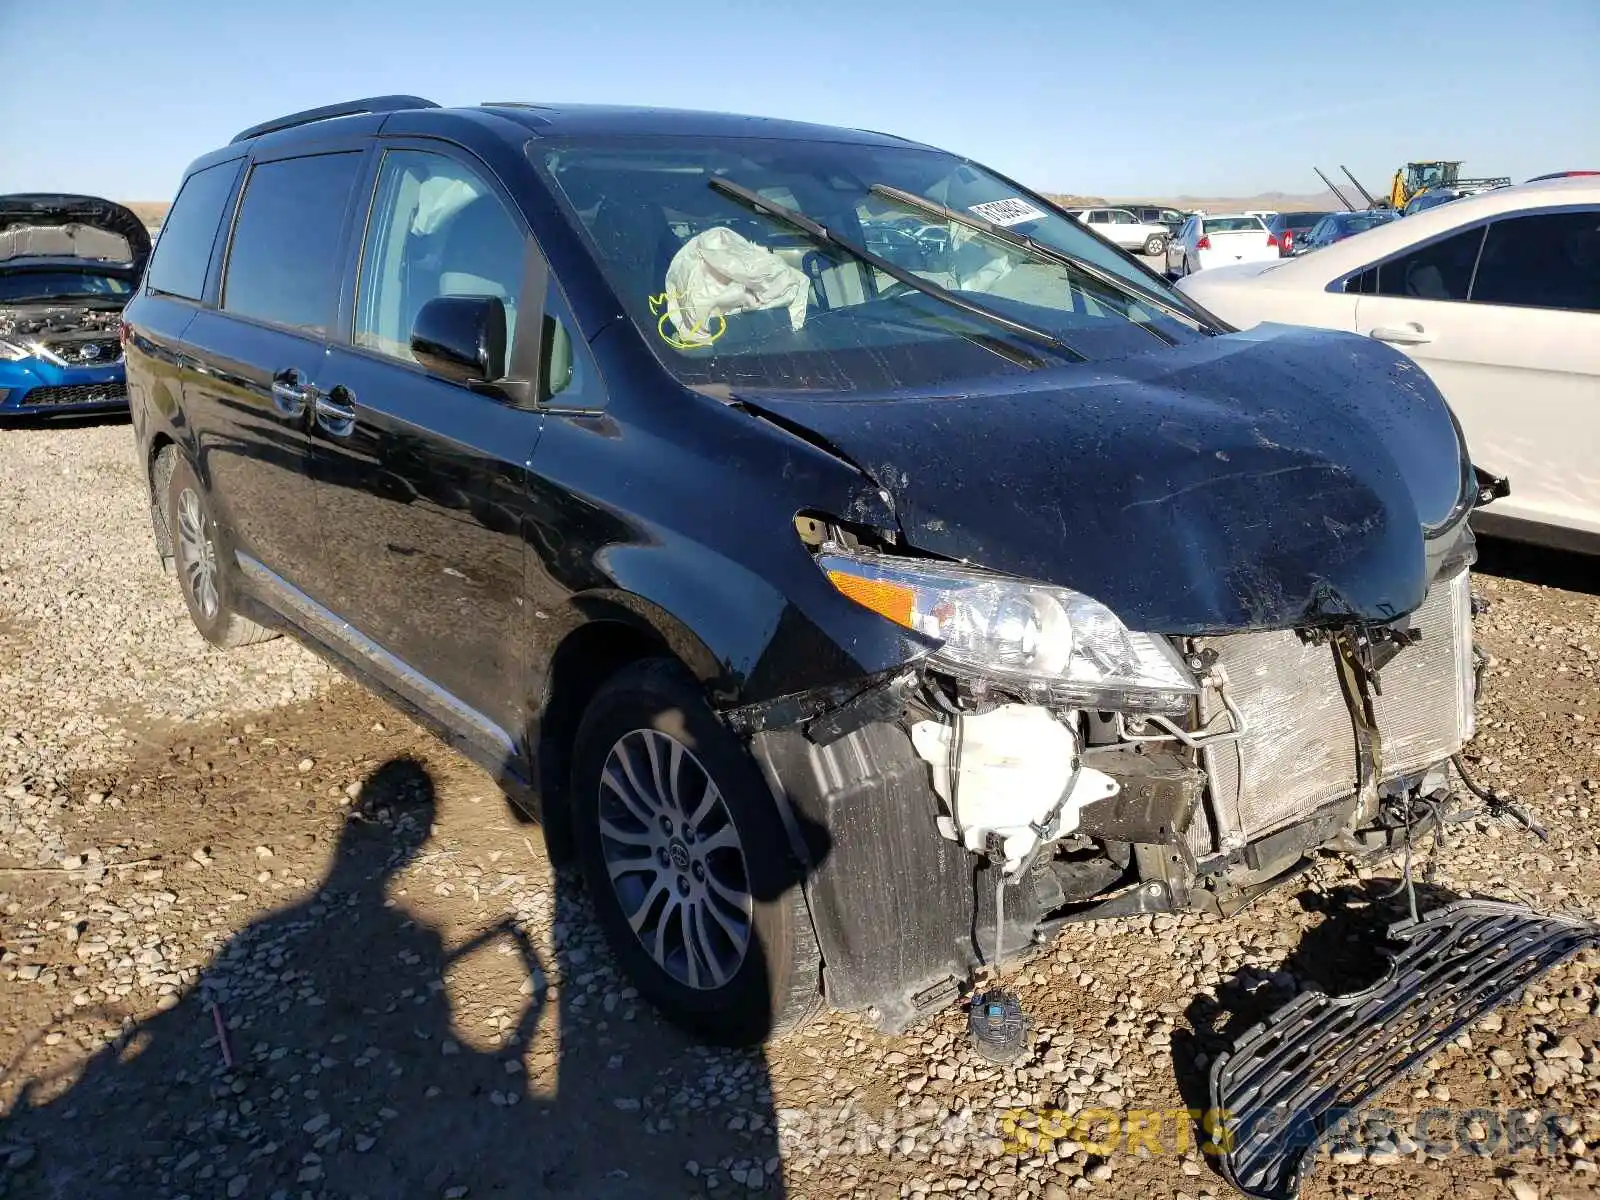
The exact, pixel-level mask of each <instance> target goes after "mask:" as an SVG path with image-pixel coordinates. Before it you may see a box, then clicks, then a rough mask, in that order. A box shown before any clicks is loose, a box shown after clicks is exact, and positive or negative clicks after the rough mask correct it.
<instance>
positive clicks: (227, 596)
mask: <svg viewBox="0 0 1600 1200" xmlns="http://www.w3.org/2000/svg"><path fill="white" fill-rule="evenodd" d="M156 483H157V486H158V487H159V488H160V489H161V491H160V493H159V494H160V495H161V496H162V497H163V501H162V510H161V511H162V517H163V518H164V519H165V521H166V523H167V531H168V533H169V534H170V535H171V538H172V557H173V560H174V562H175V563H176V565H177V569H178V588H179V590H180V591H181V592H182V593H183V602H184V604H185V605H186V606H187V607H188V609H189V618H190V619H191V620H192V621H193V622H194V627H195V628H196V629H198V630H199V631H200V636H201V637H203V638H205V639H206V641H208V642H210V643H211V644H212V645H213V646H221V647H222V648H224V649H232V648H233V647H235V646H251V645H255V644H256V643H257V642H265V641H270V640H271V639H272V638H274V637H276V636H277V634H276V633H275V632H274V631H273V630H271V629H267V628H265V627H264V626H261V625H258V624H256V623H255V622H254V621H252V620H250V619H249V618H247V617H242V616H240V615H239V614H238V613H237V612H236V611H235V610H234V602H235V598H236V596H237V595H238V573H239V569H238V567H237V566H235V565H234V561H233V552H232V550H231V549H230V548H229V543H228V539H227V537H226V535H225V533H224V531H223V530H222V528H221V527H220V526H219V525H218V524H217V521H216V518H215V517H214V516H212V513H211V504H210V500H209V498H208V497H207V496H206V492H205V488H204V487H202V486H201V484H200V481H199V479H197V478H196V477H195V473H194V469H193V468H192V467H190V466H189V463H188V460H187V459H185V458H184V457H183V456H182V455H181V454H179V453H178V452H177V451H176V450H168V451H167V452H166V453H165V454H163V455H162V456H161V458H160V459H159V460H157V462H156Z"/></svg>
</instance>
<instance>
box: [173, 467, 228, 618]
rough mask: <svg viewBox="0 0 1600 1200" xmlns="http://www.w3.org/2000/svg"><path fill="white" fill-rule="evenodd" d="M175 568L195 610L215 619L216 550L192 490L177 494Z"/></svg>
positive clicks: (218, 603) (188, 489) (201, 509)
mask: <svg viewBox="0 0 1600 1200" xmlns="http://www.w3.org/2000/svg"><path fill="white" fill-rule="evenodd" d="M178 567H179V570H181V571H182V572H183V580H184V584H185V586H186V587H188V589H189V595H190V596H192V597H193V598H194V602H195V605H196V607H198V608H199V609H200V613H201V615H202V616H204V617H206V618H207V619H208V620H209V619H210V618H212V617H215V616H216V615H217V609H218V608H219V606H220V599H219V597H218V595H217V549H216V544H215V542H213V541H212V538H211V533H210V531H209V529H208V528H207V521H206V514H205V509H204V508H202V507H201V504H200V497H199V495H198V494H197V493H196V492H195V490H194V489H193V488H187V487H186V488H184V489H183V490H182V491H181V492H179V493H178Z"/></svg>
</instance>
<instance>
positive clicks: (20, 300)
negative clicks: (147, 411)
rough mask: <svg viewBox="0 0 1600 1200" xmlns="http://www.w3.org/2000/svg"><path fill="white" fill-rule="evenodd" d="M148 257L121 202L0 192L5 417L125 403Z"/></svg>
mask: <svg viewBox="0 0 1600 1200" xmlns="http://www.w3.org/2000/svg"><path fill="white" fill-rule="evenodd" d="M149 256H150V235H149V232H148V231H147V230H146V229H145V227H144V225H143V223H142V222H141V221H140V220H139V219H138V217H136V216H135V215H134V214H133V213H132V212H130V211H129V210H128V209H127V208H125V207H123V206H122V205H120V204H115V203H113V202H111V201H109V200H101V199H98V198H96V197H92V196H73V195H58V194H54V193H26V194H19V195H7V196H0V416H9V415H18V414H62V413H69V412H87V411H93V410H96V409H101V408H109V407H120V406H123V405H126V403H127V391H126V384H125V381H124V374H123V361H122V341H121V329H120V326H121V320H122V310H123V307H124V306H125V305H126V304H127V302H128V300H129V299H130V298H131V297H132V296H133V293H134V291H135V289H136V288H137V287H138V284H139V280H140V278H141V276H142V274H143V271H144V265H145V262H146V261H147V260H148V259H149Z"/></svg>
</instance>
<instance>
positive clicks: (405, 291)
mask: <svg viewBox="0 0 1600 1200" xmlns="http://www.w3.org/2000/svg"><path fill="white" fill-rule="evenodd" d="M523 242H524V238H523V234H522V230H521V228H520V227H519V226H518V224H517V223H516V221H515V220H514V219H513V218H512V216H511V214H510V213H509V212H508V211H507V210H506V207H505V205H503V204H502V203H501V202H500V198H499V197H498V196H496V195H495V193H494V192H493V191H492V190H491V189H490V187H489V185H488V184H487V183H486V182H484V180H483V178H482V177H481V176H480V175H478V174H477V173H476V172H475V171H473V170H472V169H471V168H469V167H466V166H464V165H462V164H461V163H459V162H456V161H455V160H454V159H451V158H447V157H445V156H444V155H441V154H429V153H426V152H423V151H419V150H391V151H389V152H388V153H386V154H385V155H384V156H383V166H382V168H381V169H380V171H379V173H378V187H377V191H376V193H375V195H374V197H373V207H372V215H371V218H370V220H369V221H368V222H367V238H366V243H365V245H364V246H363V247H362V253H361V277H360V283H359V284H358V287H357V291H356V319H355V331H354V341H355V344H356V345H358V346H363V347H365V348H366V349H369V350H376V351H377V352H379V353H380V354H387V355H389V356H390V357H393V358H399V359H404V360H406V361H412V354H411V327H412V325H413V323H414V322H415V321H416V318H417V313H418V312H420V311H421V309H422V306H423V305H424V304H426V303H427V302H428V301H429V300H432V299H434V298H436V297H439V296H492V297H494V298H496V299H498V300H500V301H501V302H502V303H503V304H504V305H505V310H506V339H507V344H508V345H509V344H510V340H511V338H512V336H513V335H514V333H515V332H516V315H517V296H518V292H519V289H520V288H521V284H522V250H523Z"/></svg>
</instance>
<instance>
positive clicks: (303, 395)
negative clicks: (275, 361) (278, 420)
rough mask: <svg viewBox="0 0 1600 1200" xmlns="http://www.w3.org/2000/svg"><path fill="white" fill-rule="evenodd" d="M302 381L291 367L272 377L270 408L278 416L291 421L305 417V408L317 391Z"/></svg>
mask: <svg viewBox="0 0 1600 1200" xmlns="http://www.w3.org/2000/svg"><path fill="white" fill-rule="evenodd" d="M303 379H304V377H303V376H302V375H301V374H300V372H299V371H297V370H295V369H294V368H293V367H290V368H288V369H287V370H283V371H279V372H278V373H277V374H276V375H274V376H273V377H272V407H273V408H275V409H277V410H278V415H279V416H281V417H287V418H288V419H289V420H291V421H293V420H296V419H298V418H300V417H303V416H305V413H306V406H307V405H309V404H310V403H311V397H312V396H313V395H314V394H315V392H316V390H317V389H316V388H314V387H312V386H311V385H310V384H309V383H305V382H304V381H303Z"/></svg>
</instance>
